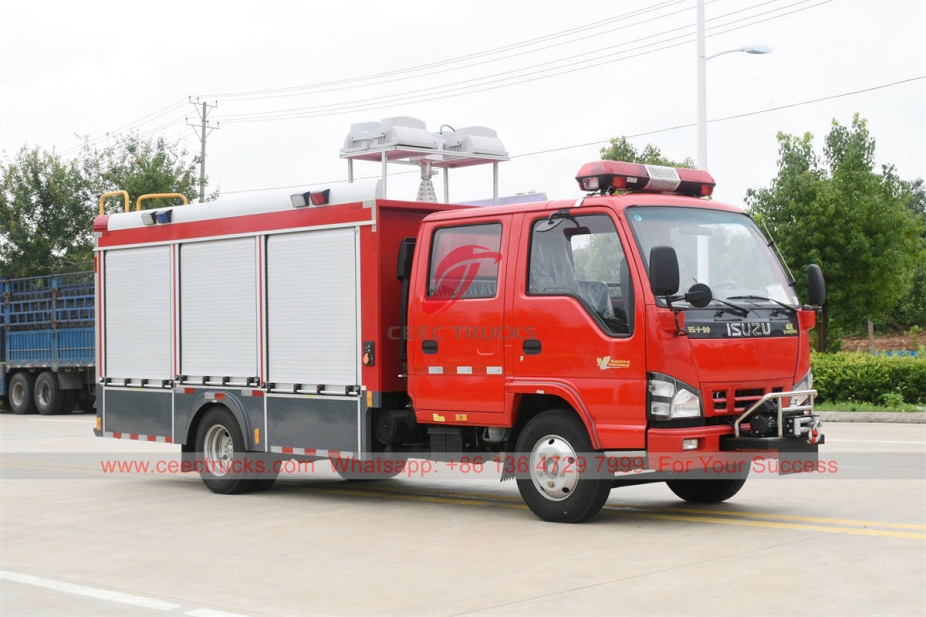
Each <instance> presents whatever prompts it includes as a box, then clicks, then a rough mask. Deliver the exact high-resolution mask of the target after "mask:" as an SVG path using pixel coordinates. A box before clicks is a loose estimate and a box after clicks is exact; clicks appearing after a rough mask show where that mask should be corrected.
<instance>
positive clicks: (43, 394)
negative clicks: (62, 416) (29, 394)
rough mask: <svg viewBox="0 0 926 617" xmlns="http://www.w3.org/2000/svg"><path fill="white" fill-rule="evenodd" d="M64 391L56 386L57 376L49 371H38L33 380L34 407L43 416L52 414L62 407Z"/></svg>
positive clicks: (55, 413) (58, 411)
mask: <svg viewBox="0 0 926 617" xmlns="http://www.w3.org/2000/svg"><path fill="white" fill-rule="evenodd" d="M64 392H65V391H64V390H62V389H61V388H60V387H58V376H57V375H55V374H54V373H52V372H51V371H45V372H43V373H40V374H39V376H38V378H36V380H35V407H36V409H38V410H39V413H40V414H42V415H43V416H54V415H57V414H59V413H61V410H62V409H64V403H65V398H66V397H65V393H64Z"/></svg>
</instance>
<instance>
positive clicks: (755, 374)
mask: <svg viewBox="0 0 926 617" xmlns="http://www.w3.org/2000/svg"><path fill="white" fill-rule="evenodd" d="M341 153H342V157H344V158H346V159H347V160H348V162H349V168H348V175H349V177H350V178H351V179H353V163H354V162H355V161H357V160H360V161H364V160H366V161H372V162H376V163H378V164H380V165H381V166H382V169H383V175H382V177H381V178H380V180H378V181H376V183H375V184H374V185H366V186H363V185H360V184H353V183H351V184H347V185H334V186H331V187H324V188H322V187H314V188H311V189H309V190H305V191H304V192H297V193H295V194H283V195H277V196H262V197H245V198H240V199H237V200H226V201H221V200H220V201H219V202H216V203H209V204H194V205H190V206H182V207H174V208H159V209H157V210H153V211H151V210H149V211H146V212H142V213H138V212H127V213H120V214H114V215H108V216H100V217H99V218H97V219H96V222H95V226H94V232H95V234H94V235H95V237H96V249H95V250H96V268H97V271H98V272H99V277H98V279H97V290H96V293H97V298H98V304H99V309H100V310H99V311H98V313H97V319H98V321H97V327H98V336H99V338H100V341H101V343H100V345H99V347H98V364H97V366H98V369H99V379H98V383H97V399H98V402H99V404H98V416H97V426H96V429H95V430H96V434H97V435H98V436H101V437H111V438H128V439H136V440H145V441H158V442H167V443H174V444H180V445H181V449H182V452H183V453H184V454H185V455H186V458H187V460H188V462H191V463H192V464H194V465H193V467H191V469H196V470H197V471H199V472H200V474H201V476H202V478H203V480H204V482H205V483H206V485H207V486H208V487H209V488H210V489H211V490H213V491H215V492H218V493H240V492H245V491H250V490H257V489H262V488H266V487H268V486H269V485H270V484H272V483H273V481H274V479H275V478H276V473H277V472H278V471H279V469H280V467H279V466H278V465H277V463H279V461H281V460H283V459H292V458H298V459H306V460H317V459H331V460H332V462H333V463H334V462H337V464H336V465H334V468H335V469H336V470H337V471H338V473H341V474H342V475H344V476H345V477H348V478H351V477H357V476H358V475H361V474H363V473H369V474H371V476H373V477H384V476H390V475H394V474H396V473H398V472H399V471H401V469H402V466H401V465H400V464H396V462H397V461H398V462H399V463H401V462H403V461H405V460H406V459H408V460H409V461H411V460H412V459H425V460H436V461H448V462H450V463H454V462H456V463H462V462H463V461H464V459H465V460H466V462H467V464H468V465H470V466H477V465H484V464H486V463H489V462H490V461H491V462H493V463H494V465H496V466H497V468H498V470H499V472H500V473H501V475H502V477H503V479H504V478H516V479H517V485H518V488H519V490H520V492H521V495H522V497H523V498H524V500H525V501H526V502H527V504H528V506H529V507H530V508H531V510H532V511H533V512H534V513H535V514H536V515H538V516H539V517H540V518H542V519H544V520H548V521H557V522H579V521H583V520H586V519H587V518H589V517H591V516H593V515H594V514H595V513H597V512H598V511H599V510H600V509H601V507H602V506H603V504H604V503H605V500H606V499H607V496H608V494H609V491H610V490H611V488H612V487H613V486H622V485H627V484H639V483H644V482H656V481H661V482H667V484H668V486H669V488H670V489H671V490H672V491H673V492H675V493H676V494H677V495H678V496H680V497H681V498H683V499H685V500H688V501H692V502H699V503H714V502H719V501H723V500H726V499H728V498H730V497H732V496H733V495H734V494H735V493H736V492H737V491H739V489H740V488H741V487H742V486H743V483H744V482H745V480H746V476H747V475H748V473H749V469H750V467H749V465H748V464H747V465H746V466H745V467H743V466H742V462H743V457H749V456H751V455H753V454H755V453H759V454H761V455H762V456H769V457H784V458H786V459H788V458H793V457H803V458H804V459H805V460H804V463H808V462H809V463H810V466H811V467H813V465H814V464H815V463H816V456H817V451H818V446H819V444H821V443H822V442H823V436H822V434H821V433H820V431H819V426H820V423H819V417H818V416H817V415H815V414H814V413H813V398H814V395H815V392H814V391H813V390H812V376H811V374H810V348H809V343H808V331H809V330H810V329H811V328H812V327H813V326H814V324H815V315H816V314H815V312H814V310H813V308H812V307H811V306H809V305H804V306H802V305H801V304H800V302H799V301H798V298H797V293H796V291H795V289H794V283H793V280H792V279H791V277H790V276H789V274H788V272H787V269H786V268H785V267H784V266H783V264H782V263H781V262H780V261H779V258H778V257H777V256H776V253H775V251H774V250H773V249H772V248H771V246H772V245H770V243H769V242H768V241H767V240H766V238H765V237H764V236H763V235H762V233H761V232H760V231H759V229H758V227H756V225H755V223H754V222H753V221H752V220H751V219H750V218H749V217H748V216H747V215H746V214H745V213H744V212H743V210H742V209H740V208H737V207H734V206H728V205H724V204H720V203H716V202H712V201H710V200H707V199H705V198H706V197H708V196H709V195H710V194H711V192H712V190H713V186H714V182H713V179H712V178H711V177H710V175H709V174H708V173H707V172H705V171H701V170H687V169H670V168H665V167H654V166H644V165H637V164H633V163H619V162H613V161H596V162H593V163H589V164H587V165H585V166H583V167H582V168H581V169H580V171H579V173H578V174H577V176H576V180H577V181H578V184H579V188H580V189H581V193H580V194H579V196H578V197H577V198H573V199H569V200H559V201H544V202H536V203H528V204H517V205H507V206H490V207H468V206H455V205H451V204H448V203H437V202H436V195H435V192H434V189H433V186H431V181H430V179H431V176H432V175H433V173H434V172H435V168H436V169H440V170H442V171H443V174H444V187H445V189H444V201H445V202H447V201H449V199H448V188H447V174H448V173H449V172H450V171H451V170H454V169H455V168H457V167H465V166H470V165H476V164H482V163H491V164H492V165H493V168H494V169H495V173H496V174H497V163H498V161H500V160H504V158H506V155H505V153H504V149H503V148H502V147H501V142H500V141H498V139H497V138H496V136H495V134H494V132H491V131H488V130H487V129H483V128H481V127H474V128H470V129H461V130H458V131H455V132H453V133H449V134H444V135H435V134H432V133H430V132H428V131H427V130H425V128H424V123H421V122H419V121H414V120H411V119H407V118H398V119H391V120H388V121H384V122H382V123H364V124H359V125H354V126H353V127H352V130H351V132H350V134H349V135H348V137H347V140H346V141H345V147H344V149H342V151H341ZM390 162H404V163H411V164H417V165H419V166H420V169H421V180H422V182H421V186H420V188H419V192H418V197H419V200H418V201H395V200H390V199H388V198H387V196H386V182H387V176H386V173H385V170H386V167H387V165H388V164H389V163H390ZM495 185H496V186H497V182H496V184H495ZM495 192H496V197H495V199H496V200H497V190H496V191H495ZM810 274H811V276H810V280H811V293H810V296H811V304H819V303H820V302H822V300H823V287H822V275H820V272H819V269H818V268H815V267H814V268H812V269H811V272H810ZM682 283H684V287H685V288H686V289H687V291H683V292H681V293H679V289H680V286H681V285H682ZM737 457H738V458H739V461H736V460H733V461H732V463H733V464H736V463H737V462H738V464H739V466H738V467H734V468H733V469H732V471H730V468H729V467H726V463H727V462H730V461H729V460H727V459H735V458H737ZM721 458H724V460H723V461H721V462H722V463H723V464H722V465H721V467H722V469H721V470H720V471H721V472H723V473H717V474H713V472H714V471H715V470H714V465H713V464H712V463H711V464H710V465H702V467H705V468H704V469H700V470H697V471H699V472H701V473H700V475H699V474H697V473H689V472H692V471H695V470H692V468H691V464H692V463H695V464H696V465H697V463H698V461H701V462H702V463H704V461H708V462H711V461H713V462H717V461H720V459H721ZM784 462H788V463H789V464H788V465H787V466H785V465H784V464H783V465H782V469H784V468H785V467H787V471H799V470H803V469H809V468H808V467H807V465H794V464H791V463H793V461H783V463H784ZM708 466H709V467H710V469H707V467H708ZM704 474H707V475H704ZM712 474H713V475H712ZM368 477H369V476H368Z"/></svg>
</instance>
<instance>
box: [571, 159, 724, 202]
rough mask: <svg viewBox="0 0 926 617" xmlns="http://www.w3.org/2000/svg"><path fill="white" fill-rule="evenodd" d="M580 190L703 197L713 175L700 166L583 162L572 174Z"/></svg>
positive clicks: (712, 183)
mask: <svg viewBox="0 0 926 617" xmlns="http://www.w3.org/2000/svg"><path fill="white" fill-rule="evenodd" d="M576 180H577V181H578V183H579V188H580V189H581V190H583V191H601V194H602V195H604V194H607V193H611V192H614V191H632V192H641V193H675V194H677V195H688V196H691V197H707V196H709V195H710V194H711V193H713V192H714V186H715V185H716V183H715V182H714V178H712V177H711V174H709V173H708V172H707V171H706V170H703V169H684V168H678V169H676V168H674V167H663V166H661V165H641V164H640V163H624V162H621V161H593V162H591V163H586V164H585V165H583V166H582V168H581V169H579V173H578V174H576Z"/></svg>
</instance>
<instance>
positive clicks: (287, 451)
mask: <svg viewBox="0 0 926 617" xmlns="http://www.w3.org/2000/svg"><path fill="white" fill-rule="evenodd" d="M281 450H282V451H283V454H292V453H293V449H292V448H285V447H284V448H281Z"/></svg>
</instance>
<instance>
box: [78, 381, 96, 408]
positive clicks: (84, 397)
mask: <svg viewBox="0 0 926 617" xmlns="http://www.w3.org/2000/svg"><path fill="white" fill-rule="evenodd" d="M79 392H80V394H78V395H77V406H78V407H80V410H81V411H83V412H85V413H93V412H95V411H96V395H95V394H91V393H90V391H89V390H87V388H86V387H83V388H81V389H80V391H79Z"/></svg>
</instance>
